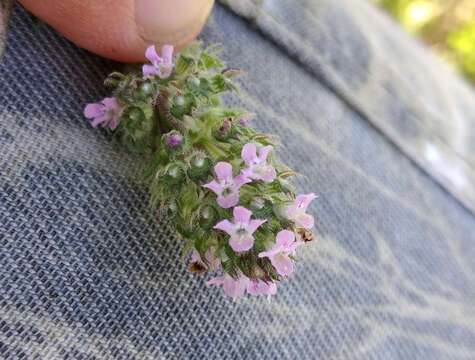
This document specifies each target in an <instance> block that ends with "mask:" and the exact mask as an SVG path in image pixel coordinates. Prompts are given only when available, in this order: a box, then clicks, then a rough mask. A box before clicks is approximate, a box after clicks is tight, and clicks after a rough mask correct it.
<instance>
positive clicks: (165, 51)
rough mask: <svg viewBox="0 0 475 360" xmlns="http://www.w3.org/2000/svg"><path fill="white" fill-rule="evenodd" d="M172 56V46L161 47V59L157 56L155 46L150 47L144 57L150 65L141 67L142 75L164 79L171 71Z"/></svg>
mask: <svg viewBox="0 0 475 360" xmlns="http://www.w3.org/2000/svg"><path fill="white" fill-rule="evenodd" d="M172 56H173V45H163V46H162V57H160V56H158V54H157V51H156V50H155V45H150V46H149V47H148V48H147V50H146V51H145V57H146V58H147V59H148V60H150V62H151V63H152V65H147V64H145V65H144V66H143V67H142V72H143V75H144V76H147V75H158V76H159V77H160V78H161V79H166V78H167V77H169V76H170V74H171V73H172V70H173V66H174V65H173V57H172Z"/></svg>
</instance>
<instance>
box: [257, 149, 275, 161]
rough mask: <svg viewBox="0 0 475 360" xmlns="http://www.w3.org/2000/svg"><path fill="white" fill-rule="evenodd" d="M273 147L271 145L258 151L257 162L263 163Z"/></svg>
mask: <svg viewBox="0 0 475 360" xmlns="http://www.w3.org/2000/svg"><path fill="white" fill-rule="evenodd" d="M272 149H273V147H272V146H271V145H268V146H264V147H263V148H261V149H260V150H259V162H260V163H264V162H266V160H267V155H268V154H269V152H270V151H272Z"/></svg>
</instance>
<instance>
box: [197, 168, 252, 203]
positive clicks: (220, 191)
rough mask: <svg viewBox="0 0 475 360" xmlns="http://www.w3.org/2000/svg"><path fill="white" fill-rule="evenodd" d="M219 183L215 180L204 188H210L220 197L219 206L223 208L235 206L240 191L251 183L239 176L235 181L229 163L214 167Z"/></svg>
mask: <svg viewBox="0 0 475 360" xmlns="http://www.w3.org/2000/svg"><path fill="white" fill-rule="evenodd" d="M214 172H215V173H216V176H217V177H218V181H216V180H213V181H211V182H210V183H208V184H205V185H203V187H205V188H208V189H210V190H212V191H214V193H215V194H216V195H218V200H217V201H218V204H219V206H221V207H222V208H225V209H227V208H230V207H233V206H235V205H236V204H237V203H238V201H239V189H240V187H241V186H243V185H244V184H247V183H248V182H251V180H249V179H248V178H247V177H245V176H244V175H242V174H241V175H238V176H236V177H235V178H234V179H233V167H232V166H231V164H229V163H227V162H222V161H221V162H219V163H217V164H216V166H215V167H214Z"/></svg>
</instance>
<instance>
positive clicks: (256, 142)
mask: <svg viewBox="0 0 475 360" xmlns="http://www.w3.org/2000/svg"><path fill="white" fill-rule="evenodd" d="M157 50H158V49H157V48H156V47H155V46H154V45H150V46H149V47H148V48H147V50H146V52H145V56H146V58H147V60H148V61H147V63H146V64H144V65H143V68H142V73H141V74H136V73H131V74H120V73H113V74H112V75H111V76H110V78H109V80H110V81H108V85H109V86H110V87H112V88H113V89H114V96H115V97H109V98H105V99H103V100H102V101H101V102H100V103H96V104H88V105H87V106H86V108H85V109H84V115H85V116H86V117H87V118H89V119H92V121H91V124H92V125H93V126H98V125H102V126H107V127H108V128H110V129H111V130H116V129H117V131H116V133H115V136H116V137H118V138H119V140H120V142H119V143H121V144H122V143H123V144H125V145H126V146H127V147H128V148H130V149H132V150H134V151H135V152H137V153H139V154H143V156H144V157H145V158H146V159H147V160H148V165H147V166H146V167H145V171H144V174H143V177H142V181H143V182H146V183H148V184H149V186H150V192H151V198H152V201H151V204H152V206H154V207H155V208H156V207H160V209H161V211H160V212H159V214H161V215H159V216H167V217H168V220H169V222H170V223H171V224H172V226H173V227H174V229H175V230H176V231H177V232H178V233H179V234H180V235H181V237H182V238H183V240H184V242H185V243H186V246H185V250H184V253H186V252H188V251H190V250H191V251H192V256H191V260H192V262H191V263H190V265H189V270H190V271H191V272H193V273H197V274H200V275H201V274H204V273H205V272H206V271H207V270H211V271H215V270H218V269H221V270H222V275H221V276H218V277H216V278H214V279H212V280H210V281H208V282H207V283H206V284H207V285H212V284H214V285H219V286H221V285H222V286H223V289H224V292H225V293H226V294H227V295H229V296H231V297H233V298H235V297H238V296H242V295H243V294H244V293H245V292H246V290H247V293H248V294H250V295H259V294H261V295H267V296H269V295H274V294H275V293H276V292H277V282H278V281H280V280H281V279H282V277H285V276H288V275H289V274H290V273H292V272H293V271H294V270H295V264H294V260H295V259H294V256H295V252H296V249H297V248H298V247H300V246H302V245H303V244H304V241H305V242H307V241H310V240H312V239H314V238H315V237H314V235H313V234H312V233H311V232H310V231H309V230H308V229H310V228H311V227H312V226H313V225H314V218H313V216H312V215H310V214H307V213H306V211H307V208H308V206H309V204H310V202H311V201H312V200H313V199H314V198H315V195H314V194H307V195H298V196H296V195H295V191H294V189H293V187H292V186H290V184H288V183H287V180H286V179H287V178H288V177H290V176H291V175H294V174H295V173H294V172H293V171H292V170H291V169H289V168H287V167H286V166H285V165H283V164H279V165H277V162H276V161H275V158H274V157H273V156H272V157H271V156H269V154H270V153H271V152H272V151H273V150H274V148H273V146H272V144H273V143H274V142H275V136H273V135H271V134H263V133H260V132H257V131H256V130H255V129H254V128H253V127H252V126H251V124H250V121H249V119H248V118H246V117H245V116H246V114H248V112H247V111H246V110H245V109H237V108H226V107H224V106H223V105H222V104H220V101H219V98H218V97H219V96H220V94H221V93H224V92H228V91H236V89H237V87H236V86H235V85H234V84H233V75H234V74H235V73H236V72H235V71H231V70H232V69H233V68H226V66H225V65H224V64H223V62H222V61H221V60H220V59H219V58H218V57H217V52H216V50H215V49H214V50H213V47H212V46H211V47H208V48H206V49H204V50H200V45H199V44H195V45H192V46H191V47H189V48H188V49H187V50H185V51H184V52H183V53H182V54H181V55H179V56H178V57H177V59H176V66H175V65H174V63H173V51H174V48H173V46H172V45H165V46H162V47H161V49H160V51H159V52H157ZM230 69H231V70H230ZM171 77H172V78H171ZM168 79H170V80H168ZM119 104H120V106H119ZM119 119H120V127H118V124H119ZM276 169H278V171H276ZM213 170H214V171H213ZM277 173H278V174H277ZM233 174H234V175H235V174H237V176H234V175H233ZM245 184H247V185H246V186H243V185H245ZM293 200H294V201H293ZM292 201H293V202H292ZM283 229H285V230H283ZM295 234H298V239H299V241H297V242H296V241H295ZM300 240H303V241H300ZM264 247H266V248H265V249H266V250H265V251H262V250H263V249H264ZM200 254H201V255H200Z"/></svg>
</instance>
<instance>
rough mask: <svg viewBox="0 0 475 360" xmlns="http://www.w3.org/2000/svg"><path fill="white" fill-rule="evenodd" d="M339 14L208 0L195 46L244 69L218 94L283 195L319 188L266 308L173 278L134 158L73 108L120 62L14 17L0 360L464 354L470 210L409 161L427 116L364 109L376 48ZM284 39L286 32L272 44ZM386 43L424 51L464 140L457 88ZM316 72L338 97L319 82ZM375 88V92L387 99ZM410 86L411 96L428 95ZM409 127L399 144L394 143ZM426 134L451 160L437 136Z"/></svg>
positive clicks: (431, 169)
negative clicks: (277, 169) (271, 157)
mask: <svg viewBox="0 0 475 360" xmlns="http://www.w3.org/2000/svg"><path fill="white" fill-rule="evenodd" d="M349 3H350V2H349V1H343V2H338V4H337V2H333V1H318V2H317V1H313V2H312V1H304V0H299V1H295V4H297V5H296V6H294V7H293V8H292V11H290V10H289V11H288V12H286V11H287V10H288V9H287V8H286V5H285V4H287V2H272V1H261V2H259V1H235V2H227V1H223V4H217V5H216V6H215V9H214V10H213V13H212V17H211V19H210V21H209V22H208V24H207V26H206V27H205V29H204V31H203V33H202V34H201V35H200V39H202V40H203V41H204V42H205V43H206V44H211V43H214V42H220V43H222V44H223V45H224V48H225V51H224V52H223V57H224V60H225V61H226V62H227V64H228V65H229V66H236V67H239V68H241V69H242V70H243V71H245V72H246V73H247V75H246V77H245V78H244V79H242V81H241V84H240V85H241V88H242V96H241V97H240V98H238V97H229V98H227V99H226V100H227V101H228V103H229V104H230V105H242V106H245V107H246V108H248V109H249V110H250V111H253V112H255V113H256V114H257V116H256V117H255V119H253V122H254V125H255V126H256V127H257V128H259V129H260V130H262V131H267V132H271V133H276V134H278V135H279V136H280V140H281V143H282V147H281V149H282V150H281V151H280V152H279V153H278V155H279V156H280V158H281V159H282V160H283V161H284V162H285V163H287V164H289V165H290V166H291V167H292V168H294V169H295V170H296V171H298V172H299V173H301V174H303V175H304V176H303V177H300V178H298V180H297V184H296V185H297V187H298V189H299V190H300V192H302V193H309V192H312V191H314V192H316V193H317V194H318V195H319V198H318V199H317V200H315V201H314V203H313V205H312V208H311V209H310V212H311V213H312V214H313V215H314V216H315V219H316V235H317V237H318V242H317V243H313V244H310V245H308V246H307V247H306V249H305V251H301V252H300V254H301V261H300V262H299V263H298V264H297V267H296V271H295V273H294V274H293V276H292V278H291V279H289V280H288V281H284V282H283V283H282V284H280V285H279V286H278V294H277V295H276V296H274V297H273V298H272V300H271V301H270V302H267V301H266V300H265V298H263V297H248V298H246V299H241V300H239V301H237V302H233V301H232V300H231V299H229V298H227V297H226V296H224V295H223V294H222V292H221V291H220V289H218V288H208V287H205V286H204V282H205V280H208V279H209V278H210V277H211V275H210V274H208V275H205V276H204V277H199V276H196V275H194V274H191V273H189V272H188V271H187V265H186V264H184V263H182V262H181V251H182V248H183V245H184V244H183V243H182V242H181V241H180V239H179V238H178V236H177V235H176V234H175V233H174V232H173V231H172V229H171V228H170V226H169V225H168V224H167V222H166V220H165V219H163V218H157V216H155V214H152V213H151V212H150V211H149V208H148V206H147V204H148V193H147V189H146V188H145V187H144V186H142V185H139V184H138V182H137V181H136V178H137V175H138V173H139V171H140V169H141V166H142V162H141V159H140V157H138V156H137V155H134V154H131V153H128V152H126V151H124V150H123V149H121V148H119V147H117V146H115V145H114V143H113V142H112V141H111V139H110V138H109V137H108V136H107V134H106V132H105V131H103V130H98V129H93V128H92V127H91V126H90V125H89V124H88V121H87V119H85V118H83V116H82V110H83V108H84V105H85V104H87V103H90V102H93V101H97V100H100V99H101V98H102V97H104V96H105V95H106V92H105V89H104V87H103V85H102V80H103V78H104V77H105V76H106V75H107V74H108V73H110V72H111V71H113V70H115V69H118V68H120V66H121V65H120V64H117V63H114V62H112V61H108V60H105V59H102V58H100V57H98V56H95V55H92V54H90V53H88V52H86V51H84V50H81V49H79V48H77V47H76V46H74V45H73V44H71V43H69V42H68V41H67V40H65V39H64V38H62V37H61V36H60V35H59V34H57V33H56V32H55V31H53V30H52V29H51V28H49V27H48V26H46V25H43V24H41V25H40V24H38V23H37V22H36V21H35V19H34V18H33V17H32V15H30V14H29V13H27V12H26V11H25V10H24V9H23V8H22V7H21V6H19V5H18V4H16V5H15V6H14V8H13V15H12V18H11V23H10V33H9V40H8V44H7V48H6V51H5V54H4V58H3V60H2V62H1V63H0V83H1V86H0V152H1V154H2V155H1V157H0V358H2V359H6V360H13V359H117V360H131V359H263V360H266V359H371V360H375V359H384V360H392V359H453V360H469V359H474V358H475V219H474V215H473V213H472V212H471V210H470V209H471V208H472V207H471V206H472V204H471V203H470V202H469V201H468V200H467V198H464V199H462V195H463V194H464V191H471V190H463V191H458V190H457V189H456V187H454V184H452V183H450V182H447V183H444V180H443V179H442V178H441V177H438V176H437V173H438V172H440V171H439V170H438V169H440V166H439V167H437V166H436V165H437V164H435V165H434V164H433V163H432V164H431V163H430V161H428V162H424V161H419V160H420V158H419V157H423V156H424V152H421V151H419V150H417V149H420V148H418V147H417V146H415V145H414V144H421V143H422V142H421V141H424V139H429V140H430V139H432V138H431V136H432V135H431V134H433V133H432V132H429V130H427V129H428V128H427V126H428V127H429V128H430V126H431V125H430V121H429V124H428V125H427V124H426V123H425V124H424V125H421V122H420V117H417V119H416V118H413V117H411V116H409V115H408V116H406V115H407V113H406V111H409V110H407V109H408V105H407V104H408V103H407V99H406V98H405V97H400V98H398V97H397V96H393V97H391V101H389V100H388V101H386V102H381V101H380V100H381V99H380V98H378V92H377V91H376V90H375V92H374V94H375V95H374V97H375V98H374V99H373V102H372V101H371V99H370V96H371V94H373V93H372V92H371V91H370V90H369V89H374V87H375V86H376V85H375V84H376V82H378V79H376V80H374V77H375V76H376V77H377V75H378V74H379V75H380V74H381V72H384V71H383V70H381V68H379V65H378V64H379V63H378V61H377V60H375V59H381V57H382V56H383V55H381V54H380V53H379V52H383V51H385V50H384V49H379V48H378V47H375V46H374V44H375V40H374V39H373V38H371V39H369V38H368V36H367V35H366V34H367V32H365V31H366V30H365V28H364V26H363V25H362V24H361V23H360V22H358V21H356V20H354V19H355V18H360V17H361V16H362V15H361V13H358V11H355V8H354V7H352V6H350V5H349ZM351 3H353V4H357V3H359V2H358V1H355V2H351ZM361 8H362V9H363V10H361V11H364V12H367V14H370V16H372V19H375V21H376V23H378V24H380V26H381V27H380V29H381V31H380V33H379V34H378V35H372V36H374V37H376V36H378V37H379V38H378V39H379V40H378V41H383V40H381V39H385V38H394V39H397V42H396V43H397V44H400V43H402V42H403V40H404V39H406V35H404V34H402V32H400V31H398V30H394V28H393V27H392V26H391V25H386V24H387V23H388V24H389V22H388V21H387V19H385V18H384V17H383V16H382V15H381V14H380V13H379V12H377V11H375V10H374V9H372V8H370V7H367V6H363V5H362V7H361ZM271 16H272V17H274V18H276V17H277V18H278V21H277V20H275V19H274V20H272V21H271V19H270V17H271ZM368 16H369V15H368ZM330 24H331V25H330ZM251 25H254V26H251ZM368 26H369V25H368ZM291 31H297V32H299V33H300V35H299V37H298V39H299V41H297V40H296V39H297V37H292V36H289V37H285V36H284V35H285V34H287V35H290V34H291ZM394 32H395V33H394ZM270 34H274V36H271V35H270ZM279 34H280V35H281V36H279ZM318 34H320V35H321V36H322V38H321V39H320V41H317V40H316V39H317V38H316V36H317V35H318ZM327 34H332V39H333V40H332V41H339V43H337V45H338V46H339V47H338V48H340V49H347V51H348V52H349V54H350V55H351V57H350V59H346V60H345V61H343V59H341V58H339V57H338V56H336V55H335V54H337V53H335V52H334V51H336V50H335V49H336V48H337V46H336V45H335V44H334V43H332V42H331V41H327V42H326V43H327V44H329V45H328V47H325V46H324V44H325V41H324V40H325V36H326V35H327ZM292 39H294V41H290V40H292ZM308 39H315V43H316V44H320V45H321V46H322V48H321V49H320V50H319V51H318V52H317V50H316V49H314V48H312V46H310V45H309V44H308ZM322 39H323V40H322ZM335 39H336V40H335ZM332 44H333V45H332ZM304 45H305V46H304ZM412 48H414V49H416V50H412ZM305 49H306V50H305ZM365 49H366V50H365ZM378 49H379V50H378ZM304 50H305V51H304ZM392 51H394V52H395V53H397V54H400V55H401V56H412V55H414V54H417V56H419V55H420V56H423V57H424V56H427V57H428V58H427V59H428V60H427V59H426V60H421V61H426V62H428V63H430V64H431V66H432V67H433V68H431V70H430V71H431V72H438V71H439V70H440V72H441V73H443V74H444V75H443V77H447V78H449V79H450V84H452V83H453V84H454V85H453V88H454V89H459V90H457V91H459V95H460V97H461V99H460V100H458V101H459V103H458V104H455V105H453V107H455V108H456V109H457V110H458V114H460V117H461V119H463V120H461V121H464V122H465V124H466V125H467V126H466V127H465V129H467V130H466V132H467V133H468V134H467V136H469V137H472V138H475V126H473V118H470V116H473V113H470V112H469V111H467V110H468V109H471V108H472V106H474V104H473V93H470V91H469V90H468V89H466V86H465V85H464V84H462V83H461V81H460V80H459V79H457V78H456V77H455V76H453V75H448V74H445V73H444V72H443V70H441V68H439V67H438V66H440V65H439V64H438V63H437V62H435V61H432V60H430V59H431V58H430V55H428V54H426V53H425V52H424V51H423V50H422V49H421V48H420V46H419V45H417V44H412V45H408V48H394V49H393V50H392ZM317 54H318V56H319V57H317ZM332 54H333V55H335V56H334V57H333V58H332V57H331V56H332ZM312 56H314V57H312ZM385 56H386V55H385ZM414 56H416V55H414ZM319 59H320V60H321V62H320V61H318V60H319ZM339 61H343V62H339ZM328 64H333V65H334V69H333V70H332V71H333V73H334V74H335V76H338V77H339V78H341V79H343V80H342V82H341V86H337V83H336V82H335V81H334V80H333V79H331V78H327V77H326V76H328V75H329V74H330V73H329V72H327V71H325V66H327V65H328ZM392 66H393V67H394V68H395V69H397V67H398V66H399V65H398V62H397V60H396V59H395V60H394V63H393V65H392ZM418 66H419V65H418V64H414V67H415V68H417V67H418ZM411 69H412V68H411ZM438 69H439V70H438ZM400 71H404V66H402V65H401V67H400ZM411 71H416V70H411ZM419 71H421V72H423V71H424V69H422V68H419ZM386 80H387V81H388V82H387V83H385V86H387V87H392V89H393V94H398V91H401V89H403V88H404V87H401V84H400V83H398V79H397V78H395V77H394V78H393V77H388V78H386ZM420 81H421V82H424V80H423V76H422V75H421V79H420ZM368 84H370V85H368ZM343 85H344V86H343ZM450 86H452V85H450ZM345 87H346V88H345ZM362 89H365V90H364V91H363V90H362ZM352 91H353V92H354V94H358V97H359V99H360V101H361V102H357V101H352V98H351V94H352ZM358 91H363V92H361V93H358ZM420 91H421V93H420V98H421V99H425V101H426V103H428V102H430V101H431V100H433V99H435V97H434V96H433V95H432V94H430V93H427V94H425V91H428V90H426V89H425V88H424V87H421V90H420ZM363 94H366V95H363ZM364 96H367V98H365V97H364ZM470 96H471V98H470ZM439 106H443V105H440V104H439ZM370 108H372V109H373V110H374V111H376V110H377V112H378V111H379V113H378V114H379V115H381V116H380V118H378V121H379V122H380V123H379V125H380V126H378V124H376V123H375V120H374V119H375V118H376V117H375V114H376V113H377V112H376V113H375V112H369V110H368V109H370ZM409 108H410V106H409ZM375 109H376V110H375ZM373 110H372V111H373ZM465 114H467V115H465ZM383 115H384V116H383ZM427 119H429V120H430V119H431V118H427ZM398 124H399V125H401V124H402V125H401V127H400V129H399V130H400V131H397V132H396V131H389V130H388V129H391V128H393V127H394V126H397V125H398ZM413 127H416V128H417V129H419V131H417V132H414V133H413V135H414V136H413V138H412V139H413V140H414V139H417V141H416V140H414V141H416V142H414V141H412V140H411V141H412V142H411V141H406V140H407V139H404V138H403V135H404V134H405V131H407V129H411V128H413ZM405 129H406V130H405ZM431 143H432V144H434V146H435V149H438V150H439V151H440V153H441V154H449V155H448V156H452V155H453V154H454V153H457V154H459V153H460V152H458V150H457V151H456V149H455V150H454V148H452V147H450V145H451V142H450V141H446V142H444V144H445V145H443V146H439V145H438V143H437V142H435V143H434V142H431ZM447 149H449V150H447ZM454 156H455V155H454ZM457 156H458V155H457ZM462 158H463V159H466V160H467V161H465V160H463V161H464V162H467V163H469V162H470V161H472V160H471V158H470V157H469V156H467V157H463V156H462ZM461 161H462V160H461ZM439 165H440V164H439ZM467 166H469V165H467ZM452 170H453V169H452ZM449 173H450V174H452V173H453V171H449ZM463 174H464V176H465V179H466V181H467V182H466V184H469V185H470V184H471V182H470V181H471V180H470V176H471V175H470V172H463ZM441 185H442V186H441ZM468 188H470V186H469V187H468ZM460 189H462V188H460Z"/></svg>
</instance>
